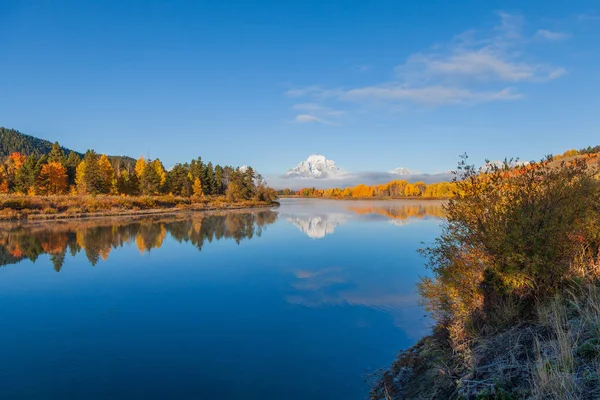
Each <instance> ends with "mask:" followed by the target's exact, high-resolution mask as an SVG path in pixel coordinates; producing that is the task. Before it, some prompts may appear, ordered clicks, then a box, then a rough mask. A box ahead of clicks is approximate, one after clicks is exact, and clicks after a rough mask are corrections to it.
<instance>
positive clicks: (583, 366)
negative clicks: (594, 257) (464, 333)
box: [371, 285, 600, 400]
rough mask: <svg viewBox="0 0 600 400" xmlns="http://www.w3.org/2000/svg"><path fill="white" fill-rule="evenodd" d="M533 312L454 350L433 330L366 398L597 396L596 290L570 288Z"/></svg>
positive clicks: (599, 314) (588, 399)
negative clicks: (528, 317)
mask: <svg viewBox="0 0 600 400" xmlns="http://www.w3.org/2000/svg"><path fill="white" fill-rule="evenodd" d="M535 314H537V316H536V317H535V318H532V319H529V320H522V321H520V322H517V323H515V324H513V325H512V326H509V327H505V328H504V329H499V330H497V331H496V332H492V333H489V334H482V335H480V336H478V337H477V338H475V339H474V340H473V341H472V342H471V343H470V344H469V345H468V346H467V348H465V349H463V350H462V351H459V352H455V351H454V349H453V346H452V343H451V342H452V341H451V338H450V337H449V335H448V330H447V329H445V328H444V327H441V326H436V327H435V328H434V330H433V333H432V334H431V335H429V336H426V337H424V338H423V339H421V340H420V341H419V342H418V343H417V344H416V345H414V346H413V347H411V348H409V349H407V350H405V351H402V352H400V353H399V355H398V357H397V358H396V360H395V361H394V362H393V363H392V365H391V367H390V368H389V369H387V370H386V371H385V372H383V373H382V374H381V375H378V376H377V379H376V380H375V382H374V383H373V386H372V390H371V399H386V400H388V399H439V400H442V399H507V400H508V399H542V398H543V399H556V400H558V399H580V400H592V399H598V398H600V361H599V357H600V337H599V334H600V332H599V331H598V329H599V327H600V289H599V288H598V286H597V285H580V286H579V285H575V286H573V287H571V288H570V290H568V291H567V292H566V293H565V295H564V296H558V297H556V298H555V299H553V300H552V301H551V302H550V303H547V304H544V305H541V304H540V305H538V306H536V309H535Z"/></svg>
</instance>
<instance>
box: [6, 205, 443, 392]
mask: <svg viewBox="0 0 600 400" xmlns="http://www.w3.org/2000/svg"><path fill="white" fill-rule="evenodd" d="M281 203H282V204H281V207H279V208H276V209H273V210H260V211H258V210H255V211H250V212H241V211H232V212H223V213H216V214H193V215H187V214H186V215H183V214H182V215H177V216H172V217H155V218H146V219H139V220H130V219H129V220H126V219H110V220H100V219H99V220H85V221H84V220H81V221H71V222H61V223H56V222H53V223H44V224H37V225H33V224H32V225H29V224H24V225H2V226H0V304H1V306H0V307H1V308H0V398H11V399H12V398H19V399H21V398H22V399H29V398H31V399H133V398H143V399H364V398H365V397H366V395H367V393H368V389H369V388H368V385H367V384H366V383H365V379H366V377H367V375H368V374H369V373H372V372H374V371H375V370H377V369H378V368H380V367H385V366H387V365H389V364H390V363H391V361H392V360H393V358H394V357H395V355H396V353H397V351H398V350H400V349H401V348H405V347H408V346H410V345H412V344H414V343H415V342H416V341H417V340H418V339H419V338H420V337H421V336H422V335H423V334H424V333H426V332H427V329H428V326H429V325H430V321H429V320H428V319H427V318H426V317H425V316H424V311H423V310H422V309H421V308H420V307H419V306H418V304H417V300H418V297H417V294H416V290H415V283H416V282H417V281H418V278H419V276H423V275H426V274H427V273H428V272H427V271H426V270H425V268H424V259H423V258H421V256H419V255H418V254H417V253H416V249H418V248H419V247H420V246H421V242H426V243H431V242H432V241H433V239H434V238H435V237H436V236H437V235H438V234H439V233H440V227H439V225H440V222H441V218H442V210H441V207H440V203H438V202H435V201H423V202H418V201H328V200H308V199H283V200H282V201H281Z"/></svg>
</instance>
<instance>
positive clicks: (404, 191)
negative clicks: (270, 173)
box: [278, 179, 456, 198]
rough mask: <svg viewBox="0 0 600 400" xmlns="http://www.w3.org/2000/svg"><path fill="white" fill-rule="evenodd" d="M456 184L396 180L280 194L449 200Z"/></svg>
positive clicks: (282, 191) (282, 192)
mask: <svg viewBox="0 0 600 400" xmlns="http://www.w3.org/2000/svg"><path fill="white" fill-rule="evenodd" d="M455 190H456V184H455V183H453V182H437V183H430V184H426V183H423V182H414V183H410V182H408V181H406V180H404V179H403V180H394V181H391V182H388V183H385V184H382V185H373V186H367V185H357V186H354V187H347V188H345V189H341V188H333V189H315V188H302V189H300V190H297V191H295V190H290V189H283V190H280V191H279V192H278V193H279V194H281V195H284V196H288V195H296V196H302V197H326V198H385V197H424V198H448V197H453V196H454V191H455Z"/></svg>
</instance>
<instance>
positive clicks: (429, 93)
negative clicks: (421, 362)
mask: <svg viewBox="0 0 600 400" xmlns="http://www.w3.org/2000/svg"><path fill="white" fill-rule="evenodd" d="M520 97H521V95H520V94H519V93H516V92H514V91H513V90H512V89H510V88H505V89H502V90H499V91H489V92H479V91H473V90H468V89H461V88H457V87H449V86H426V87H421V88H410V87H402V86H389V87H381V86H379V87H377V86H368V87H362V88H357V89H352V90H349V91H347V92H346V93H345V95H344V97H343V99H345V100H355V101H360V100H374V101H384V102H394V101H403V100H408V101H411V102H415V103H421V104H427V105H443V104H475V103H482V102H489V101H496V100H514V99H518V98H520Z"/></svg>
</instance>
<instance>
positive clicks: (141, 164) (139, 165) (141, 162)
mask: <svg viewBox="0 0 600 400" xmlns="http://www.w3.org/2000/svg"><path fill="white" fill-rule="evenodd" d="M145 169H146V160H145V159H144V156H140V158H138V160H137V161H136V163H135V174H136V175H137V176H138V178H141V177H142V175H143V174H144V170H145Z"/></svg>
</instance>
